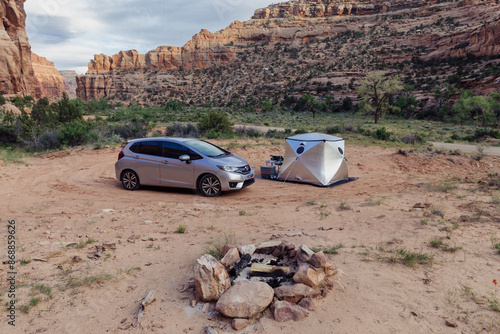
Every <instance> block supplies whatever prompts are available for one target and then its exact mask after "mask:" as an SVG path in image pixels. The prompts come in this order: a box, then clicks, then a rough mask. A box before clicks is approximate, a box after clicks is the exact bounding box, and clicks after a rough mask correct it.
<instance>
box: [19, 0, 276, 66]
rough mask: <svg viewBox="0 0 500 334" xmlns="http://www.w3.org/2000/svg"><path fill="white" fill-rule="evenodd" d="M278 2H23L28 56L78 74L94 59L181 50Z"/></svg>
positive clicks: (227, 0) (115, 0) (48, 0)
mask: <svg viewBox="0 0 500 334" xmlns="http://www.w3.org/2000/svg"><path fill="white" fill-rule="evenodd" d="M277 2H280V1H279V0H274V1H272V0H251V1H248V0H197V1H190V2H189V3H188V2H187V1H185V0H27V1H26V2H25V4H24V6H25V10H26V13H27V15H28V17H27V19H26V30H27V32H28V37H29V40H30V44H31V49H32V51H33V52H35V53H36V54H38V55H39V56H42V57H45V58H47V59H48V60H50V61H53V62H54V63H55V65H56V68H57V69H58V70H75V71H77V72H78V73H80V74H82V73H85V72H86V71H87V64H88V63H89V61H90V60H91V59H93V58H94V54H100V53H104V54H106V55H114V54H116V53H118V52H119V51H121V50H130V49H136V50H137V51H139V52H140V53H146V52H148V51H150V50H153V49H156V47H158V46H160V45H172V46H183V45H184V44H186V42H187V41H188V40H190V39H191V37H192V36H193V35H194V34H196V33H198V32H199V31H200V30H201V29H203V28H204V29H208V30H210V31H212V32H215V31H218V30H220V29H223V28H225V27H227V26H228V25H229V24H230V23H231V22H233V21H235V20H240V21H244V20H248V19H250V17H251V16H252V15H253V13H254V11H255V9H257V8H262V7H266V6H267V5H269V4H271V3H277Z"/></svg>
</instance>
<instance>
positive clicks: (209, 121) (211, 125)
mask: <svg viewBox="0 0 500 334" xmlns="http://www.w3.org/2000/svg"><path fill="white" fill-rule="evenodd" d="M232 126H233V124H232V123H231V121H230V120H229V118H228V117H227V115H226V114H225V113H224V112H218V111H210V112H208V114H206V115H204V116H202V117H201V119H200V122H199V123H198V128H199V129H200V131H201V132H202V133H211V135H215V134H216V133H220V134H230V133H232V132H233V130H232ZM207 136H208V134H207ZM217 138H220V136H219V137H217Z"/></svg>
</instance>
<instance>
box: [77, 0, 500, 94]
mask: <svg viewBox="0 0 500 334" xmlns="http://www.w3.org/2000/svg"><path fill="white" fill-rule="evenodd" d="M324 41H328V42H324ZM361 44H363V45H365V47H364V50H361V48H360V45H361ZM313 45H314V46H315V47H312V46H313ZM283 47H284V49H283ZM283 51H288V52H292V54H291V55H290V54H287V53H283ZM270 53H274V54H275V55H276V57H275V58H273V59H272V62H273V65H271V64H269V61H270V59H268V58H267V57H269V56H266V54H270ZM468 54H473V55H475V56H492V57H494V56H496V55H499V54H500V5H499V4H498V1H497V0H464V1H460V2H456V1H438V0H431V1H423V0H410V1H378V0H358V1H339V0H297V1H289V2H284V3H279V4H275V5H270V6H269V7H267V8H263V9H258V10H256V11H255V14H254V16H253V18H252V19H250V20H248V21H245V22H239V21H236V22H234V23H232V24H231V25H230V26H228V27H227V28H225V29H223V30H220V31H218V32H215V33H212V32H210V31H208V30H204V29H203V30H202V31H201V32H200V33H198V34H196V35H195V36H193V38H192V39H191V40H190V41H189V42H187V43H186V44H185V45H184V46H183V47H171V46H160V47H158V48H156V49H155V50H152V51H149V52H148V53H146V54H139V53H138V52H137V51H136V50H129V51H121V52H119V53H118V54H116V55H113V56H107V55H104V54H100V55H95V56H94V59H93V60H92V61H90V63H89V65H88V72H87V74H86V75H84V76H78V77H77V86H78V87H77V95H78V96H79V97H81V98H84V99H94V98H95V99H99V98H112V99H113V98H114V99H118V100H120V99H124V98H126V99H130V98H131V97H132V98H133V97H134V96H142V97H141V98H144V96H148V95H149V98H156V97H157V96H158V95H162V96H163V98H164V99H166V98H168V97H175V98H179V99H182V100H186V99H187V100H189V99H191V100H192V101H200V96H203V98H201V100H203V99H211V98H213V96H214V94H216V96H218V97H220V98H222V99H225V100H230V99H231V97H230V95H231V94H230V92H232V94H233V95H234V94H240V95H241V93H242V91H245V90H246V89H244V88H243V86H249V87H251V88H253V89H256V90H255V93H260V92H264V91H263V90H262V89H261V87H259V84H263V82H266V85H268V86H269V87H272V89H271V90H274V91H275V90H283V89H284V87H286V86H289V85H291V84H296V82H297V81H303V78H301V77H300V75H299V74H298V72H299V70H300V72H303V73H306V72H310V69H308V68H309V67H310V66H312V65H315V66H317V67H322V68H331V69H332V68H333V69H334V70H331V72H330V73H329V74H328V76H329V77H330V78H343V77H344V74H342V73H346V70H347V71H348V72H357V71H358V72H360V73H363V72H367V71H371V70H375V69H377V66H375V64H377V63H379V62H383V63H386V64H387V63H394V62H402V61H411V60H412V59H413V58H414V57H418V58H422V59H424V60H428V59H431V58H448V57H463V56H466V55H468ZM290 56H293V57H291V58H290ZM297 57H299V58H300V59H299V60H297V59H298V58H297ZM280 58H281V59H282V60H281V62H280V61H279V59H280ZM368 59H370V61H369V62H368ZM347 64H351V65H350V66H351V67H352V66H353V65H352V64H364V65H359V66H357V71H353V70H351V68H350V67H349V68H347V69H345V68H342V67H343V66H344V65H347ZM370 64H374V65H370ZM360 66H361V67H360ZM290 67H292V68H293V67H295V68H296V70H297V74H293V73H294V71H292V72H291V73H292V74H291V75H287V73H290V72H289V71H290ZM225 68H238V69H240V72H235V71H233V70H229V71H228V73H227V74H225V76H226V77H224V79H220V80H223V81H226V82H232V85H233V86H232V88H228V87H225V86H224V85H223V84H222V86H224V87H223V90H220V91H219V92H217V93H214V92H213V89H214V88H213V87H216V86H220V85H219V83H218V82H216V81H214V80H215V79H213V78H212V79H210V76H213V73H212V72H210V73H211V75H207V73H208V72H207V71H212V69H219V70H218V71H219V72H220V71H221V70H222V69H225ZM242 68H244V69H245V70H243V69H242ZM262 69H266V70H265V71H264V72H266V73H264V72H263V71H262ZM193 71H194V72H195V74H194V76H193ZM196 71H205V72H203V73H204V74H203V73H202V74H196V73H198V72H196ZM245 71H246V72H245ZM255 71H260V72H261V77H260V78H261V80H260V81H259V80H257V82H254V83H252V82H251V81H252V79H253V78H254V77H253V76H252V74H251V73H252V72H255ZM153 72H154V73H153ZM157 72H159V74H155V73H157ZM244 72H245V73H247V77H246V78H245V77H243V76H242V75H240V74H241V73H244ZM152 73H153V74H152ZM166 73H171V74H170V75H167V74H166ZM277 73H281V74H282V75H281V76H282V77H283V79H282V80H278V79H277V77H278V76H277ZM151 75H153V76H154V77H155V78H156V79H157V81H158V84H157V85H156V86H155V87H151V86H148V84H149V83H148V81H149V80H150V79H151V78H150V77H149V76H151ZM269 75H271V77H270V76H269ZM311 75H312V74H309V76H311ZM172 76H174V77H176V79H172V78H171V77H172ZM185 76H188V77H189V79H185V78H184V77H185ZM236 78H238V79H239V80H241V79H243V80H245V82H244V83H241V81H238V80H236ZM209 80H212V84H211V85H207V82H208V81H209ZM343 80H344V79H340V82H343ZM316 81H317V80H316ZM330 84H337V83H335V82H330ZM294 89H295V90H296V89H302V88H301V86H300V85H299V87H296V88H294ZM146 91H154V94H153V96H151V93H148V94H146V93H145V92H146ZM209 91H210V92H209ZM271 93H272V92H271ZM272 94H274V93H272Z"/></svg>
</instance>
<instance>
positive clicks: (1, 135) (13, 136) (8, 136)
mask: <svg viewBox="0 0 500 334" xmlns="http://www.w3.org/2000/svg"><path fill="white" fill-rule="evenodd" d="M17 142H18V139H17V131H16V127H15V126H13V125H0V143H2V144H16V143H17Z"/></svg>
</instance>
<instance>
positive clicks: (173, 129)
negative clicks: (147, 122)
mask: <svg viewBox="0 0 500 334" xmlns="http://www.w3.org/2000/svg"><path fill="white" fill-rule="evenodd" d="M165 134H166V135H167V136H173V137H195V138H196V137H198V135H199V131H198V127H197V126H196V125H194V124H192V123H189V124H182V123H174V124H172V125H169V126H167V128H166V131H165Z"/></svg>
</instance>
